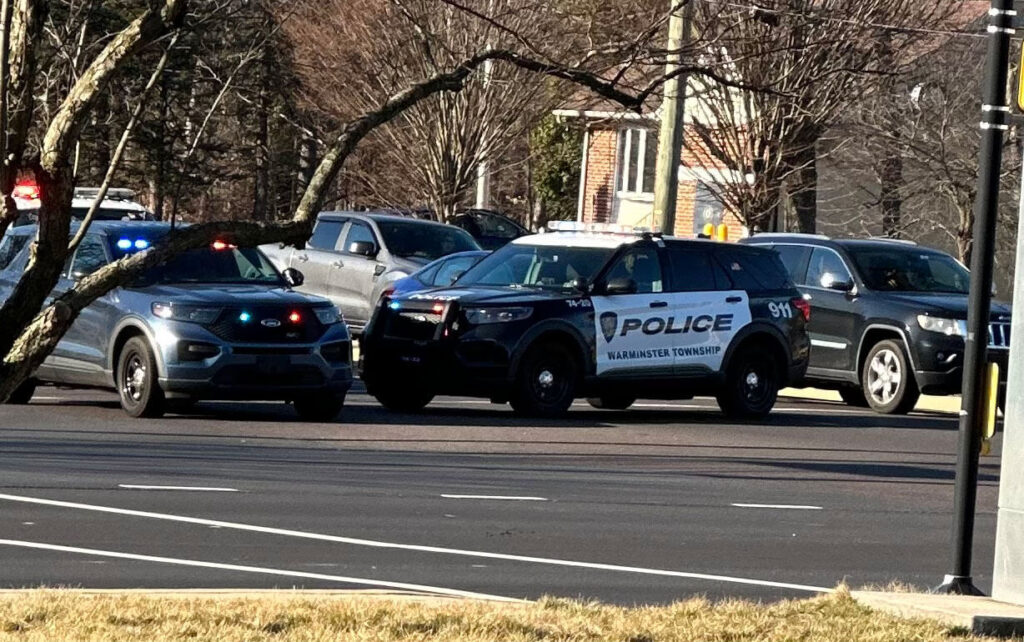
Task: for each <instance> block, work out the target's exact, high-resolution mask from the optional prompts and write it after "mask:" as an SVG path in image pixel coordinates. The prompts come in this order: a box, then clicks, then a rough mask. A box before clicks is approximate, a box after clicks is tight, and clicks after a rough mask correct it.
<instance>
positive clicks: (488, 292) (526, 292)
mask: <svg viewBox="0 0 1024 642" xmlns="http://www.w3.org/2000/svg"><path fill="white" fill-rule="evenodd" d="M578 296H582V295H581V294H572V293H567V292H562V291H554V292H552V291H547V290H538V289H515V288H508V287H464V288H459V287H454V288H441V289H437V290H427V291H425V292H416V293H414V294H407V295H405V296H402V297H398V299H400V300H402V299H404V300H412V301H417V300H419V301H458V302H459V303H463V304H467V303H468V304H492V305H493V304H501V305H515V304H518V303H537V302H540V301H562V300H565V299H570V298H574V297H578Z"/></svg>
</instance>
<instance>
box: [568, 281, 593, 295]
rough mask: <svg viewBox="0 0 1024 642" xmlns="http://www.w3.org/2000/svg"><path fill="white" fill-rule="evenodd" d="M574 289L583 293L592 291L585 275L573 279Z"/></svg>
mask: <svg viewBox="0 0 1024 642" xmlns="http://www.w3.org/2000/svg"><path fill="white" fill-rule="evenodd" d="M571 285H572V289H573V290H576V291H577V292H581V293H583V294H589V293H590V284H589V283H587V280H586V279H584V278H583V277H579V278H576V279H573V280H572V284H571Z"/></svg>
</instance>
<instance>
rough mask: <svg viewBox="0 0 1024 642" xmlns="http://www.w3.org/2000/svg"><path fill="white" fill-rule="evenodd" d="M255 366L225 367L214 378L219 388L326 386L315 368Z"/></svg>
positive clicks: (321, 374) (318, 370) (321, 375)
mask: <svg viewBox="0 0 1024 642" xmlns="http://www.w3.org/2000/svg"><path fill="white" fill-rule="evenodd" d="M261 366H262V364H257V365H255V366H242V365H237V366H225V367H224V368H221V369H220V372H218V373H217V375H216V376H215V377H214V378H213V383H214V384H216V385H218V386H252V387H261V386H274V387H288V386H320V385H323V384H324V376H323V373H321V372H320V369H319V368H317V367H315V366H287V367H284V368H281V369H280V370H279V371H278V370H277V369H275V368H265V367H261Z"/></svg>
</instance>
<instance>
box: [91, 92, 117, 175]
mask: <svg viewBox="0 0 1024 642" xmlns="http://www.w3.org/2000/svg"><path fill="white" fill-rule="evenodd" d="M110 116H111V114H110V94H108V93H107V92H103V93H102V94H100V95H99V96H97V97H96V107H95V109H93V114H92V128H91V129H92V131H91V132H90V133H91V134H92V136H90V137H91V138H93V137H94V141H95V145H96V148H95V151H94V152H93V153H92V154H91V155H87V156H86V159H88V158H89V157H90V156H91V157H92V162H91V163H90V167H89V170H88V172H87V173H86V174H85V178H86V180H88V181H89V183H93V184H96V185H98V184H99V183H100V181H102V180H103V175H104V173H105V172H106V169H107V168H108V167H110V158H111V151H110Z"/></svg>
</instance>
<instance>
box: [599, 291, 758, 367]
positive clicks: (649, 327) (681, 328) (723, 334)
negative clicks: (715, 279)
mask: <svg viewBox="0 0 1024 642" xmlns="http://www.w3.org/2000/svg"><path fill="white" fill-rule="evenodd" d="M737 299H739V300H737ZM592 300H593V304H594V323H595V326H596V327H595V333H596V347H597V363H596V366H597V368H596V369H597V374H604V373H608V372H612V371H631V372H636V373H637V374H642V373H643V372H644V371H651V370H660V371H666V370H670V369H672V368H674V367H686V366H694V365H701V366H705V367H707V368H709V369H711V370H714V371H718V370H721V367H722V359H723V358H724V357H725V351H726V349H727V348H728V347H729V343H730V342H731V341H732V338H733V337H734V336H736V333H737V332H738V331H739V330H741V329H742V328H743V327H744V326H746V325H748V324H749V323H750V320H751V314H750V302H749V299H748V297H747V293H746V292H745V291H742V290H737V291H727V292H673V293H652V294H627V295H615V296H595V297H593V299H592Z"/></svg>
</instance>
